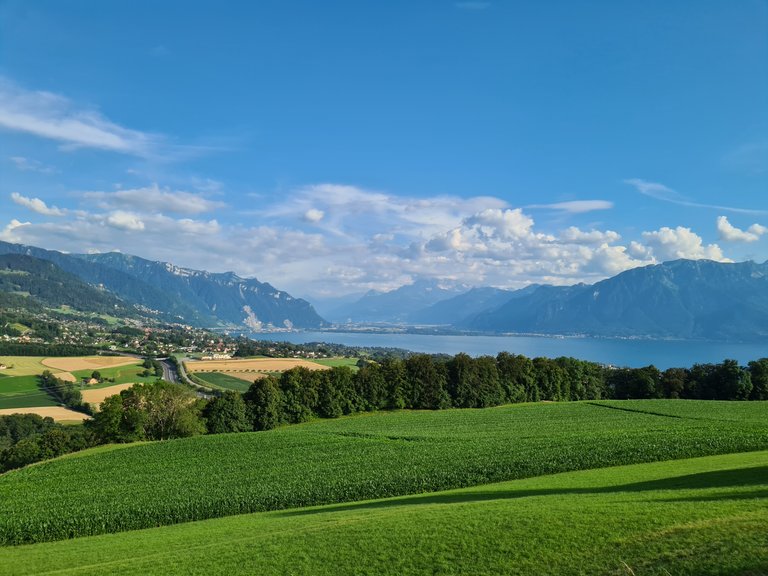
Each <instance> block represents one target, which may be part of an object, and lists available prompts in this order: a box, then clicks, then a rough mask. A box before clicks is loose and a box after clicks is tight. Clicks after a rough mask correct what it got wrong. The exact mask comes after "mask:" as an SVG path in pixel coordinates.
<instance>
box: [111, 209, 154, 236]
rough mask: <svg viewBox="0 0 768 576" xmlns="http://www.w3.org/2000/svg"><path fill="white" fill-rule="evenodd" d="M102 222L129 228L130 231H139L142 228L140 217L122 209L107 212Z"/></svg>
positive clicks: (123, 228) (116, 226)
mask: <svg viewBox="0 0 768 576" xmlns="http://www.w3.org/2000/svg"><path fill="white" fill-rule="evenodd" d="M104 222H105V223H106V224H108V225H109V226H113V227H114V228H119V229H121V230H129V231H132V232H139V231H141V230H144V222H143V221H142V220H141V218H140V217H139V216H138V215H137V214H134V213H132V212H125V211H123V210H115V211H114V212H112V213H110V214H108V215H107V216H106V218H105V219H104Z"/></svg>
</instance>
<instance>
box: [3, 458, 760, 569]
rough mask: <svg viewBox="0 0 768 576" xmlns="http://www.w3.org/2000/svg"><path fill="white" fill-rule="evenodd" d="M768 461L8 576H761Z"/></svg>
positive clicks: (484, 498)
mask: <svg viewBox="0 0 768 576" xmlns="http://www.w3.org/2000/svg"><path fill="white" fill-rule="evenodd" d="M767 465H768V452H752V453H742V454H729V455H724V456H710V457H705V458H695V459H687V460H674V461H671V462H654V463H650V464H639V465H632V466H621V467H616V468H604V469H598V470H588V471H581V472H570V473H565V474H557V475H552V476H541V477H537V478H532V479H526V480H514V481H511V482H504V483H499V484H490V485H485V486H480V487H475V488H465V489H462V490H454V491H450V492H439V493H433V494H421V495H416V496H406V497H400V498H393V499H387V500H375V501H366V502H357V503H350V504H342V505H331V506H325V507H318V508H305V509H296V510H290V511H286V512H268V513H258V514H247V515H240V516H233V517H229V518H221V519H216V520H207V521H201V522H193V523H188V524H182V525H178V526H165V527H161V528H152V529H149V530H141V531H135V532H127V533H121V534H109V535H104V536H96V537H90V538H78V539H74V540H67V541H64V542H51V543H43V544H35V545H32V546H23V547H12V548H0V565H2V566H3V570H4V573H5V574H8V575H9V576H10V575H14V576H21V575H31V574H48V573H56V574H222V575H224V574H226V575H241V574H242V575H251V574H264V575H271V574H275V575H277V574H377V575H378V574H382V575H384V574H392V575H397V576H401V575H403V574H434V573H436V572H439V573H441V574H442V573H445V574H519V575H536V576H538V575H540V574H549V575H552V576H555V575H565V574H569V575H576V574H605V575H609V574H613V575H617V574H624V575H629V574H638V575H639V574H659V575H661V574H681V575H688V576H694V575H695V576H707V575H709V576H714V575H716V574H733V575H735V574H741V575H745V576H746V575H748V574H754V575H757V574H765V573H766V571H768V533H767V532H766V530H765V526H766V524H768V506H765V502H766V496H767V495H768V475H766V473H765V472H766V466H767Z"/></svg>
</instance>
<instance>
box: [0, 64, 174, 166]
mask: <svg viewBox="0 0 768 576" xmlns="http://www.w3.org/2000/svg"><path fill="white" fill-rule="evenodd" d="M0 128H5V129H7V130H12V131H17V132H24V133H27V134H33V135H35V136H39V137H41V138H47V139H50V140H55V141H58V142H61V143H62V144H63V145H64V146H65V147H68V148H81V147H82V148H97V149H101V150H110V151H113V152H120V153H124V154H130V155H134V156H142V157H147V156H150V155H152V153H153V149H154V148H155V146H156V145H157V144H158V143H159V142H160V140H161V137H160V136H158V135H156V134H150V133H147V132H141V131H138V130H131V129H129V128H125V127H123V126H120V125H119V124H117V123H115V122H112V121H110V120H109V119H107V118H106V117H104V116H103V115H102V114H101V113H100V112H98V111H97V110H92V109H85V108H79V107H77V106H76V105H75V104H74V103H73V102H71V101H70V100H69V99H67V98H65V97H64V96H61V95H58V94H53V93H51V92H44V91H35V90H28V89H26V88H23V87H22V86H19V85H18V84H16V83H15V82H13V81H11V80H9V79H7V78H3V77H0Z"/></svg>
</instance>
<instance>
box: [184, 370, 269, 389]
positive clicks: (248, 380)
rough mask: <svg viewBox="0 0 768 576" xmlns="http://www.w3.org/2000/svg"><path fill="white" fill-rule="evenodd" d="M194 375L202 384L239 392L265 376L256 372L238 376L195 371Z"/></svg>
mask: <svg viewBox="0 0 768 576" xmlns="http://www.w3.org/2000/svg"><path fill="white" fill-rule="evenodd" d="M194 375H195V378H197V379H198V380H200V381H201V382H202V384H204V385H207V386H210V387H211V388H214V389H221V390H236V391H238V392H245V391H246V390H248V388H250V386H251V384H253V381H254V380H256V379H257V378H261V377H263V375H262V374H259V373H254V372H249V373H240V374H238V375H237V376H234V375H232V374H225V373H222V372H195V373H194Z"/></svg>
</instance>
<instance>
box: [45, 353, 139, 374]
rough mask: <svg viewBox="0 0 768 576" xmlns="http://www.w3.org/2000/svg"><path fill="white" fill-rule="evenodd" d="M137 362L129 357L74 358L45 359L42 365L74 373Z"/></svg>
mask: <svg viewBox="0 0 768 576" xmlns="http://www.w3.org/2000/svg"><path fill="white" fill-rule="evenodd" d="M137 362H139V360H138V359H136V358H131V357H129V356H73V357H67V358H64V357H60V358H45V359H44V360H43V361H42V364H43V365H44V366H47V367H48V368H56V369H58V370H64V371H65V372H72V371H74V370H98V369H100V368H112V367H114V366H128V365H130V364H136V363H137Z"/></svg>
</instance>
